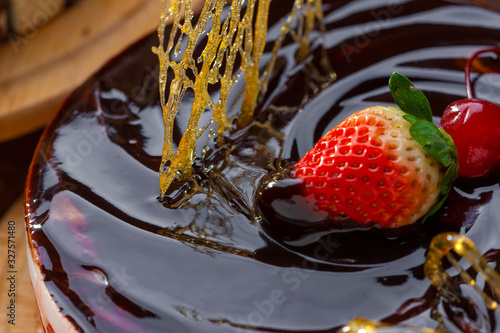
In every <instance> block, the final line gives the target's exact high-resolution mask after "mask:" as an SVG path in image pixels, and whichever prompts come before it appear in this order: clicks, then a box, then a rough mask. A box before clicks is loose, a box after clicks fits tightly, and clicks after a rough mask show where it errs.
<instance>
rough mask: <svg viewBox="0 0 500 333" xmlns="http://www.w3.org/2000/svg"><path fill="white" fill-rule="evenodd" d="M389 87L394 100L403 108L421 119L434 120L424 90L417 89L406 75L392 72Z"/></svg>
mask: <svg viewBox="0 0 500 333" xmlns="http://www.w3.org/2000/svg"><path fill="white" fill-rule="evenodd" d="M389 89H390V90H391V94H392V98H394V102H395V103H396V104H397V105H398V106H399V108H400V109H401V110H403V111H404V112H406V113H408V114H411V115H414V116H415V117H417V118H419V119H425V120H428V121H432V110H431V106H430V104H429V100H427V97H425V95H424V93H423V92H421V91H420V90H418V89H415V85H414V84H413V83H412V82H411V81H410V80H408V78H407V77H406V76H404V75H402V74H399V73H398V72H394V73H392V75H391V78H390V79H389Z"/></svg>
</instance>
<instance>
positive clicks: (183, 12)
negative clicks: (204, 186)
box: [153, 0, 324, 199]
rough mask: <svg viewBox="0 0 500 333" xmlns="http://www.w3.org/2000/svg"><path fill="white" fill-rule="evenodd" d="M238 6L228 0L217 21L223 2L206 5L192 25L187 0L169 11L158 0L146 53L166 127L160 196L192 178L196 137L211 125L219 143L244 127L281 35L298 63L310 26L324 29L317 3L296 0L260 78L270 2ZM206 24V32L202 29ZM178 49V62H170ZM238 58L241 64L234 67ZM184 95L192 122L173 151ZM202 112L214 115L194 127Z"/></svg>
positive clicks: (238, 1) (239, 0) (175, 1)
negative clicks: (155, 63)
mask: <svg viewBox="0 0 500 333" xmlns="http://www.w3.org/2000/svg"><path fill="white" fill-rule="evenodd" d="M244 2H245V0H234V1H232V2H231V5H230V9H229V12H228V15H227V17H226V19H225V20H224V21H223V20H222V11H223V9H224V5H225V4H226V1H225V0H207V1H205V3H204V5H203V9H202V11H201V13H200V15H199V17H198V20H197V23H196V24H193V18H194V14H193V4H192V0H171V1H170V6H168V5H167V4H168V1H167V0H162V4H161V9H162V14H161V18H160V24H159V25H158V37H159V46H158V47H154V48H153V52H154V53H155V54H156V55H157V56H158V58H159V63H160V77H159V83H160V95H161V105H162V109H163V118H164V122H165V138H164V145H163V152H162V162H161V166H160V198H161V199H163V198H164V195H165V193H166V192H167V190H168V189H169V187H170V185H171V183H172V182H173V181H174V180H175V179H176V178H178V179H179V180H184V181H185V180H186V179H188V178H189V177H190V176H191V173H192V168H191V167H192V164H193V161H194V159H195V157H196V143H197V140H198V139H199V138H200V137H201V135H202V134H203V133H204V132H205V131H206V130H207V129H208V128H209V127H210V126H211V125H212V124H214V125H215V124H216V125H217V139H218V142H219V143H221V142H223V141H224V140H223V139H224V138H223V135H224V133H227V131H228V130H229V129H230V128H231V126H232V124H233V122H234V121H236V124H237V126H238V128H243V127H246V126H248V125H249V124H250V123H251V122H252V120H253V114H254V109H255V105H256V103H257V100H258V97H259V95H262V94H263V92H265V91H266V90H267V86H268V83H267V82H268V80H269V78H270V73H272V71H273V69H274V65H275V62H276V58H277V54H278V51H279V49H280V48H281V45H282V43H283V41H284V39H285V36H286V35H287V34H291V35H292V37H293V39H294V40H295V41H296V42H297V43H298V44H299V51H298V52H297V58H298V59H299V60H300V59H304V58H305V57H306V56H307V54H309V51H310V50H309V47H310V43H309V33H310V32H311V30H312V29H313V27H314V25H315V24H316V23H317V22H320V24H319V25H320V27H321V29H322V30H324V28H323V24H322V19H323V14H322V11H321V4H322V1H321V0H296V1H295V3H294V5H293V9H292V12H291V14H290V16H289V17H288V19H287V21H286V22H285V24H284V25H283V28H282V31H281V35H280V38H279V39H278V40H277V41H276V42H275V44H274V47H273V54H272V59H271V61H270V62H269V63H268V64H267V66H266V68H265V70H264V72H263V74H261V72H260V60H261V57H262V54H263V52H264V48H265V45H266V36H267V29H268V26H267V21H268V14H269V6H270V3H271V0H261V1H258V3H256V0H248V1H247V5H246V8H245V7H244V6H243V3H244ZM301 15H303V16H301ZM254 16H255V17H254ZM182 17H184V19H182ZM170 18H173V23H172V30H171V32H170V35H169V40H168V44H167V45H166V47H164V45H165V40H166V38H165V28H166V26H167V22H169V19H170ZM297 20H298V24H297V25H298V27H297V28H296V30H294V29H293V28H292V23H293V22H295V21H297ZM254 22H255V23H254ZM210 24H211V28H210V29H209V31H207V27H208V26H209V25H210ZM205 34H206V46H205V47H204V49H203V50H202V52H201V55H200V56H196V55H195V47H196V46H197V45H198V42H199V41H200V40H201V39H202V38H203V37H204V36H205ZM181 52H182V58H181V60H176V59H175V58H177V57H178V56H179V55H180V54H181ZM172 54H173V57H172V58H173V59H171V56H172ZM238 60H239V61H240V62H241V65H240V67H239V68H235V66H236V63H237V62H238ZM241 72H243V73H244V77H245V83H246V86H245V91H244V96H243V104H242V107H241V112H240V113H239V114H238V115H237V116H236V119H233V118H231V117H228V115H227V112H226V109H227V100H228V97H229V93H230V91H231V88H232V87H233V85H234V84H235V82H236V80H237V78H238V76H239V74H240V73H241ZM169 74H173V79H172V80H171V81H170V86H169V87H168V88H169V89H168V91H169V94H168V96H166V91H167V84H168V80H167V76H168V75H169ZM261 76H262V79H261ZM215 84H219V85H220V96H219V99H218V101H217V102H214V101H212V99H211V97H210V95H209V87H210V86H213V85H215ZM187 90H191V91H192V92H193V95H194V100H193V102H192V109H191V117H190V119H189V123H188V126H187V129H186V130H185V132H184V134H183V136H182V138H181V140H180V142H179V144H178V147H177V150H174V143H173V132H174V121H175V118H176V115H177V113H178V112H179V107H180V104H181V103H182V102H183V99H184V95H185V93H186V91H187ZM207 109H210V110H211V111H212V113H213V116H212V121H211V122H209V123H207V124H205V125H202V126H201V127H199V126H200V124H199V122H200V118H201V115H202V113H203V112H204V111H205V110H207Z"/></svg>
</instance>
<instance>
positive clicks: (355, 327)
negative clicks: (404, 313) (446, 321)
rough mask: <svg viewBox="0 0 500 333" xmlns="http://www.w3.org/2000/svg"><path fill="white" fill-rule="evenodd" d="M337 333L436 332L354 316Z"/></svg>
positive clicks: (435, 332)
mask: <svg viewBox="0 0 500 333" xmlns="http://www.w3.org/2000/svg"><path fill="white" fill-rule="evenodd" d="M338 332H339V333H438V331H435V330H433V329H430V328H421V327H412V326H389V325H387V324H384V323H381V322H377V321H374V320H368V319H364V318H354V319H353V320H352V321H350V322H349V323H348V324H347V325H345V326H344V327H342V328H341V329H340V330H339V331H338Z"/></svg>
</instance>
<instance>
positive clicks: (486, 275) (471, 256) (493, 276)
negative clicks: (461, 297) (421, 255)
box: [424, 233, 500, 310]
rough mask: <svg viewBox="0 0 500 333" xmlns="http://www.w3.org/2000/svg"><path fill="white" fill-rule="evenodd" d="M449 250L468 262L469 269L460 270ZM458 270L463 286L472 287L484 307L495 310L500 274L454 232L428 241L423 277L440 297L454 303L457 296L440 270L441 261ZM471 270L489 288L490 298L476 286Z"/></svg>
mask: <svg viewBox="0 0 500 333" xmlns="http://www.w3.org/2000/svg"><path fill="white" fill-rule="evenodd" d="M452 251H453V252H454V253H456V254H457V255H458V256H459V257H461V258H463V259H465V260H466V261H468V264H470V268H469V267H467V269H464V268H463V267H462V266H461V265H460V263H459V260H457V259H456V258H455V256H453V254H452ZM445 257H446V259H447V260H448V261H449V262H450V263H451V264H452V265H453V266H454V268H455V269H456V270H457V271H458V273H459V275H460V277H461V279H462V280H463V282H464V283H466V284H467V285H469V286H470V287H472V288H473V289H474V290H475V292H477V293H478V294H479V295H481V296H482V298H483V299H484V301H485V303H486V306H487V307H488V308H489V309H490V310H494V309H496V310H499V307H498V299H499V297H500V274H499V273H498V272H497V271H495V270H494V269H493V268H491V267H490V266H489V265H488V262H487V261H486V259H485V258H484V257H483V256H482V255H481V253H480V252H479V251H478V249H477V248H476V246H475V244H474V243H473V242H472V241H471V240H470V239H469V238H467V237H466V236H464V235H460V234H457V233H442V234H439V235H437V236H435V237H434V238H433V239H432V242H431V245H430V248H429V252H428V253H427V257H426V261H425V266H424V271H425V275H426V276H427V278H428V279H429V280H430V281H431V283H432V284H433V285H434V287H436V288H437V289H438V291H439V292H440V293H441V295H443V296H444V297H447V298H448V299H450V300H454V299H455V298H457V296H456V295H455V293H454V291H453V290H454V288H453V285H452V282H451V278H450V276H449V275H448V273H447V272H446V271H445V270H444V269H443V265H442V260H443V258H445ZM471 269H473V270H475V271H476V273H478V274H480V275H481V276H482V277H483V279H484V281H485V283H486V284H489V286H490V288H491V294H492V295H491V296H490V295H488V294H487V293H485V292H484V291H483V290H481V288H480V287H479V286H478V284H477V283H476V278H475V277H473V275H472V272H471Z"/></svg>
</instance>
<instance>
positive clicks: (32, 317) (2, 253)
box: [0, 197, 43, 333]
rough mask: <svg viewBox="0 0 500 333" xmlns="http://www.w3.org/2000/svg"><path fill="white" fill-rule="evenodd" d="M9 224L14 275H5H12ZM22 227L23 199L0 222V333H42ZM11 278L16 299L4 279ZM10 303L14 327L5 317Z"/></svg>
mask: <svg viewBox="0 0 500 333" xmlns="http://www.w3.org/2000/svg"><path fill="white" fill-rule="evenodd" d="M9 221H13V222H14V223H15V233H14V238H11V241H12V240H13V241H14V242H15V243H12V242H11V243H10V244H11V245H12V244H14V245H15V248H13V249H12V251H14V253H15V263H14V270H13V271H14V272H15V273H8V272H10V271H12V269H10V268H9V262H8V261H7V260H8V259H9V258H8V251H7V244H8V236H9V234H8V231H9V229H8V228H9ZM24 226H25V224H24V205H23V198H22V197H20V198H19V199H17V200H16V202H15V203H14V204H13V205H12V207H11V208H10V209H9V210H8V211H7V213H6V214H5V215H4V216H3V217H2V219H1V220H0V270H1V271H0V272H1V274H0V276H1V277H0V309H1V315H0V332H3V333H28V332H29V333H31V332H33V333H38V332H42V331H43V330H42V325H41V322H40V318H39V315H38V307H37V305H36V301H35V295H34V293H33V288H32V286H31V280H30V276H29V271H28V262H27V260H26V259H27V257H26V255H27V253H26V252H27V250H26V232H25V227H24ZM11 229H12V228H11ZM10 254H12V252H11V253H10ZM11 275H14V276H15V297H9V290H10V288H11V286H10V281H9V280H7V278H8V277H10V276H11ZM11 299H13V300H14V301H15V325H12V324H9V323H8V321H9V320H11V319H10V318H9V317H7V316H6V315H7V313H8V310H7V307H8V306H9V304H10V302H11Z"/></svg>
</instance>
